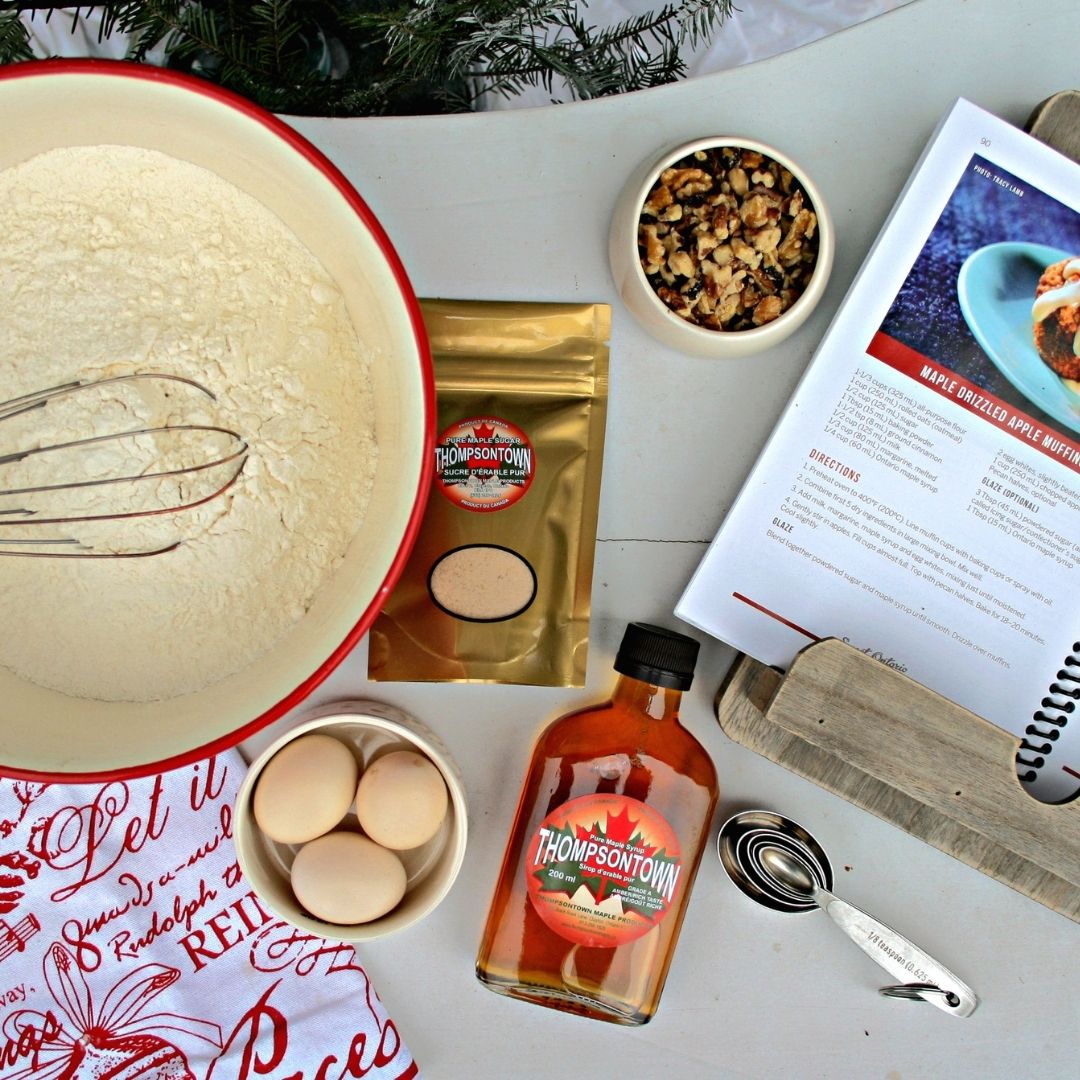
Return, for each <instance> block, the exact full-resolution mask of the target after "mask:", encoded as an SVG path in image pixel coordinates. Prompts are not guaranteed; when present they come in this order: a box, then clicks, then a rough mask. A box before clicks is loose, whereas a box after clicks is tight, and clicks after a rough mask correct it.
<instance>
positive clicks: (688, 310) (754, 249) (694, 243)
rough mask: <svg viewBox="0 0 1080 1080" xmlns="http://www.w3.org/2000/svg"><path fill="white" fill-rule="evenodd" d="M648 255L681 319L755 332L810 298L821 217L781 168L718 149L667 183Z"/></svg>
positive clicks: (650, 227)
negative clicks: (805, 292)
mask: <svg viewBox="0 0 1080 1080" xmlns="http://www.w3.org/2000/svg"><path fill="white" fill-rule="evenodd" d="M638 249H639V254H640V257H641V265H642V268H643V269H644V271H645V275H646V277H647V278H648V279H649V283H650V284H651V285H652V287H653V289H655V290H656V294H657V296H658V297H659V298H660V300H661V301H662V302H663V303H664V304H665V305H666V306H667V307H668V308H670V309H671V310H672V311H673V312H674V313H675V314H677V315H678V316H680V317H681V318H684V319H686V320H687V321H689V322H692V323H696V324H697V325H699V326H705V327H708V328H709V329H713V330H749V329H752V328H753V327H755V326H763V325H764V324H765V323H769V322H772V321H773V320H774V319H776V318H779V317H780V315H782V314H783V313H784V312H785V311H786V310H787V309H788V308H789V307H791V305H792V304H793V303H794V302H795V301H796V300H797V299H798V298H799V297H800V296H801V295H802V293H803V290H804V289H805V288H806V285H807V283H808V282H809V281H810V277H811V275H812V274H813V272H814V265H815V262H816V260H817V252H818V235H817V215H816V214H815V212H814V208H813V205H812V204H811V202H810V198H809V196H808V195H807V194H806V192H805V191H804V190H803V188H802V186H801V185H800V184H799V182H798V180H796V179H795V177H794V176H793V175H792V174H791V173H790V172H789V171H788V170H787V169H786V168H784V167H783V166H782V165H780V164H779V162H776V161H773V160H772V159H771V158H768V157H766V156H765V155H764V154H761V153H759V152H758V151H754V150H747V149H746V148H744V147H738V146H715V147H710V148H708V149H707V150H699V151H697V152H696V153H694V154H690V155H688V156H687V157H685V158H683V159H682V160H680V161H677V162H675V164H674V165H672V166H671V167H670V168H667V169H664V170H663V172H662V173H661V174H660V176H659V177H658V178H657V181H656V184H655V185H654V186H653V188H652V190H651V191H650V192H649V195H648V197H647V199H646V200H645V203H644V205H643V206H642V208H641V214H640V217H639V222H638Z"/></svg>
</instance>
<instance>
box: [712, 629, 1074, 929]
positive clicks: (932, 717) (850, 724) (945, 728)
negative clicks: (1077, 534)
mask: <svg viewBox="0 0 1080 1080" xmlns="http://www.w3.org/2000/svg"><path fill="white" fill-rule="evenodd" d="M717 718H718V720H719V721H720V726H721V727H722V728H723V729H724V731H725V733H727V734H728V735H729V736H730V737H731V738H733V739H734V740H735V741H736V742H739V743H741V744H743V745H745V746H747V747H749V748H750V749H752V750H756V751H757V752H758V753H761V754H763V755H764V756H766V757H768V758H769V759H770V760H772V761H776V762H777V763H778V764H781V765H783V766H785V767H786V768H789V769H791V770H792V771H794V772H797V773H798V774H799V775H801V776H805V777H806V778H807V779H810V780H813V781H814V782H815V783H817V784H819V785H820V786H822V787H824V788H826V789H827V790H829V791H832V792H834V793H835V794H838V795H840V796H842V797H843V798H845V799H847V800H848V801H850V802H853V803H854V804H855V805H858V806H860V807H862V808H863V809H865V810H869V811H871V812H872V813H874V814H876V815H877V816H878V817H881V818H883V819H885V820H886V821H890V822H892V823H893V824H894V825H897V826H898V827H900V828H902V829H904V830H905V831H906V832H909V833H911V834H912V835H914V836H917V837H919V838H920V839H922V840H925V841H927V842H928V843H930V844H933V845H934V846H935V847H937V848H939V849H940V850H942V851H945V852H947V853H948V854H950V855H953V856H955V857H956V858H958V859H960V860H962V861H963V862H966V863H967V864H968V865H970V866H973V867H975V868H976V869H977V870H981V871H982V872H983V873H986V874H989V875H990V876H991V877H994V878H996V879H997V880H999V881H1003V882H1005V883H1006V884H1008V885H1011V886H1012V887H1013V888H1015V889H1018V890H1019V891H1020V892H1023V893H1024V894H1025V895H1028V896H1031V897H1032V898H1033V899H1036V900H1038V901H1039V902H1040V903H1043V904H1046V905H1047V906H1048V907H1050V908H1053V909H1054V910H1055V911H1060V912H1061V913H1062V914H1065V915H1067V916H1068V917H1070V918H1072V919H1075V920H1077V921H1080V799H1074V800H1073V801H1072V802H1070V803H1067V804H1064V805H1058V806H1052V805H1048V804H1046V803H1042V802H1039V801H1038V800H1037V799H1034V798H1032V797H1031V796H1030V795H1028V794H1027V792H1026V791H1024V789H1023V788H1022V786H1021V784H1020V781H1019V780H1018V779H1017V776H1016V769H1015V764H1014V759H1015V755H1016V749H1017V741H1016V740H1015V739H1014V738H1013V737H1012V736H1011V735H1010V734H1009V733H1008V732H1006V731H1003V730H1002V729H1001V728H998V727H996V726H995V725H993V724H990V723H988V722H987V721H986V720H983V719H982V718H981V717H978V716H976V715H975V714H974V713H971V712H969V711H968V710H966V709H963V708H961V707H960V706H959V705H956V704H954V703H953V702H951V701H949V700H947V699H946V698H943V697H941V696H940V695H939V694H936V693H934V692H933V691H931V690H928V689H927V688H926V687H924V686H921V685H920V684H919V683H917V682H915V681H914V680H912V679H910V678H908V677H907V676H906V675H902V674H901V673H899V672H897V671H894V670H893V669H891V668H889V667H886V666H885V665H884V664H882V663H880V662H878V661H876V660H872V659H870V658H869V657H868V656H865V655H864V654H863V653H861V652H859V651H858V650H857V649H854V648H852V647H851V646H850V645H846V644H845V643H844V642H842V641H838V640H836V639H829V640H826V641H822V642H818V643H816V644H814V645H811V646H809V647H808V648H807V649H805V650H803V652H802V653H800V654H799V656H798V657H796V659H795V661H794V663H793V664H792V665H791V668H790V670H789V671H788V673H787V675H786V676H782V675H780V674H779V673H778V672H776V671H774V670H773V669H771V668H768V667H766V666H765V665H762V664H759V663H758V662H756V661H754V660H750V659H749V658H745V657H744V658H742V659H741V660H740V661H739V662H738V663H737V664H736V666H735V667H734V668H733V669H732V672H731V673H730V675H729V677H728V679H727V680H726V682H725V684H724V686H723V687H721V691H720V694H719V695H718V697H717Z"/></svg>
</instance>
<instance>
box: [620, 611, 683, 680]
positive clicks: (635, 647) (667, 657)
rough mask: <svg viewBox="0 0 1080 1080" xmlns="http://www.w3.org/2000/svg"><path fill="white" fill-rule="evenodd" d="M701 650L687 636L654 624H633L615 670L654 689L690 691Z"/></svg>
mask: <svg viewBox="0 0 1080 1080" xmlns="http://www.w3.org/2000/svg"><path fill="white" fill-rule="evenodd" d="M699 647H700V646H699V645H698V643H697V642H696V641H695V640H694V639H693V638H689V637H687V636H686V635H685V634H677V633H675V631H674V630H666V629H665V628H664V627H662V626H653V625H652V623H641V622H632V623H630V625H629V626H627V628H626V633H625V634H623V639H622V644H621V645H620V646H619V651H618V652H617V653H616V654H615V670H616V671H617V672H619V674H620V675H629V676H630V677H631V678H632V679H640V680H641V681H642V682H647V683H649V685H651V686H663V687H666V688H667V689H668V690H689V689H690V684H691V683H692V682H693V681H694V665H695V664H696V663H697V655H698V649H699Z"/></svg>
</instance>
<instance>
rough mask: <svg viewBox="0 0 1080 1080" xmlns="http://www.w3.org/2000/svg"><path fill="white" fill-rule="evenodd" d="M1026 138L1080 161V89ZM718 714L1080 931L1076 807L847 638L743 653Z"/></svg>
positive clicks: (747, 740)
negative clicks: (1054, 802) (1041, 793)
mask: <svg viewBox="0 0 1080 1080" xmlns="http://www.w3.org/2000/svg"><path fill="white" fill-rule="evenodd" d="M1027 130H1028V131H1029V132H1030V133H1031V134H1032V135H1034V136H1035V137H1036V138H1038V139H1040V140H1041V141H1043V142H1045V143H1048V144H1049V145H1050V146H1053V147H1054V148H1055V149H1057V150H1059V151H1060V152H1061V153H1063V154H1066V155H1067V156H1069V157H1071V158H1073V159H1074V160H1076V161H1080V91H1077V90H1064V91H1062V92H1061V93H1058V94H1054V95H1053V96H1052V97H1050V98H1047V99H1046V100H1045V101H1043V102H1041V103H1040V104H1039V105H1038V106H1036V108H1035V110H1034V111H1033V112H1032V114H1031V117H1030V119H1029V120H1028V123H1027ZM716 713H717V719H718V720H719V721H720V726H721V727H722V728H723V730H724V731H725V733H726V734H727V735H728V736H730V737H731V738H732V739H734V740H735V741H736V742H738V743H741V744H742V745H743V746H746V747H748V748H749V749H751V750H754V751H756V752H757V753H759V754H762V755H764V756H765V757H767V758H769V759H770V760H772V761H775V762H777V763H778V764H780V765H783V766H784V767H785V768H788V769H790V770H791V771H792V772H795V773H798V774H799V775H800V776H804V777H806V778H807V779H809V780H812V781H813V782H814V783H816V784H818V785H819V786H821V787H823V788H825V789H826V790H827V791H831V792H833V793H834V794H836V795H840V796H841V797H843V798H845V799H847V800H848V801H849V802H852V803H854V804H855V805H856V806H860V807H862V809H864V810H869V811H870V812H871V813H873V814H876V815H877V816H878V817H880V818H883V819H884V820H886V821H889V822H891V823H892V824H894V825H897V826H899V827H900V828H901V829H904V830H905V831H906V832H909V833H911V834H912V835H913V836H917V837H919V838H920V839H922V840H925V841H926V842H927V843H929V844H933V846H934V847H936V848H939V849H940V850H941V851H944V852H947V853H948V854H950V855H953V856H955V857H956V858H957V859H960V860H961V861H963V862H965V863H967V864H968V865H970V866H973V867H975V869H977V870H981V871H982V872H983V873H985V874H989V875H990V876H991V877H993V878H996V879H997V880H998V881H1002V882H1004V883H1005V884H1006V885H1010V886H1012V888H1014V889H1017V890H1018V891H1019V892H1021V893H1024V894H1025V895H1026V896H1030V897H1031V898H1032V899H1033V900H1038V901H1039V903H1041V904H1045V905H1046V906H1047V907H1049V908H1051V909H1053V910H1054V911H1059V912H1061V914H1063V915H1065V916H1067V917H1068V918H1070V919H1074V920H1075V921H1077V922H1080V799H1074V800H1073V801H1072V802H1071V803H1068V804H1066V805H1063V806H1049V805H1047V804H1045V803H1041V802H1038V801H1037V800H1036V799H1034V798H1032V797H1031V796H1030V795H1028V794H1027V792H1026V791H1024V789H1023V788H1022V787H1021V785H1020V781H1019V780H1018V779H1017V777H1016V768H1015V764H1014V759H1015V757H1016V750H1017V745H1018V742H1017V740H1016V739H1014V738H1013V736H1011V735H1010V734H1009V733H1008V732H1006V731H1003V730H1002V729H1001V728H998V727H996V726H995V725H993V724H991V723H989V722H987V721H986V720H983V719H982V718H981V717H978V716H975V715H974V714H973V713H970V712H968V711H967V710H966V709H962V708H960V706H958V705H955V704H953V703H952V702H951V701H948V700H946V699H945V698H943V697H941V696H940V695H938V694H935V693H934V692H933V691H930V690H927V689H926V688H925V687H924V686H921V685H919V684H918V683H916V682H914V681H913V680H911V679H909V678H907V677H906V676H905V675H901V674H900V673H898V672H896V671H893V670H892V669H890V668H888V667H886V666H885V665H884V664H881V663H879V662H878V661H876V660H871V659H870V658H869V657H867V656H864V655H863V654H862V653H861V652H859V651H858V650H856V649H854V648H852V647H851V646H849V645H845V644H844V643H843V642H841V641H837V640H826V641H821V642H818V643H816V644H814V645H811V646H809V647H808V648H807V649H805V650H804V651H803V652H802V653H800V654H799V656H798V657H797V658H796V660H795V662H794V663H793V664H792V665H791V668H790V670H789V671H788V673H787V675H782V674H781V673H779V672H777V671H775V670H774V669H772V668H769V667H766V666H765V665H764V664H761V663H758V662H757V661H756V660H752V659H750V658H749V657H741V658H740V659H739V660H738V661H737V662H736V664H735V666H734V667H733V668H732V670H731V672H730V673H729V675H728V678H727V679H726V681H725V683H724V685H723V686H721V688H720V692H719V694H718V695H717V699H716Z"/></svg>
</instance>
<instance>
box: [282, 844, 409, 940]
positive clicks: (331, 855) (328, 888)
mask: <svg viewBox="0 0 1080 1080" xmlns="http://www.w3.org/2000/svg"><path fill="white" fill-rule="evenodd" d="M405 883H406V875H405V867H404V866H403V865H402V863H401V860H400V859H399V858H398V857H397V855H395V854H394V853H393V852H392V851H388V850H387V849H386V848H384V847H380V846H379V845H378V844H376V843H373V842H372V841H371V840H369V839H368V838H367V837H366V836H361V835H360V834H359V833H351V832H332V833H328V834H327V835H326V836H320V837H318V838H317V839H315V840H312V841H311V842H310V843H307V844H305V845H304V846H303V847H302V848H301V849H300V850H299V851H298V852H297V853H296V858H295V859H294V860H293V865H292V889H293V893H294V894H295V896H296V899H297V900H298V901H299V902H300V903H301V904H302V905H303V906H304V907H305V908H306V909H307V910H308V911H309V912H311V914H312V915H314V916H315V918H316V919H322V920H323V921H324V922H329V923H336V924H339V925H353V924H356V923H366V922H371V920H372V919H377V918H379V916H381V915H385V914H386V913H387V912H388V911H391V910H393V908H395V907H396V906H397V905H398V904H399V903H400V902H401V898H402V897H403V896H404V895H405Z"/></svg>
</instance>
